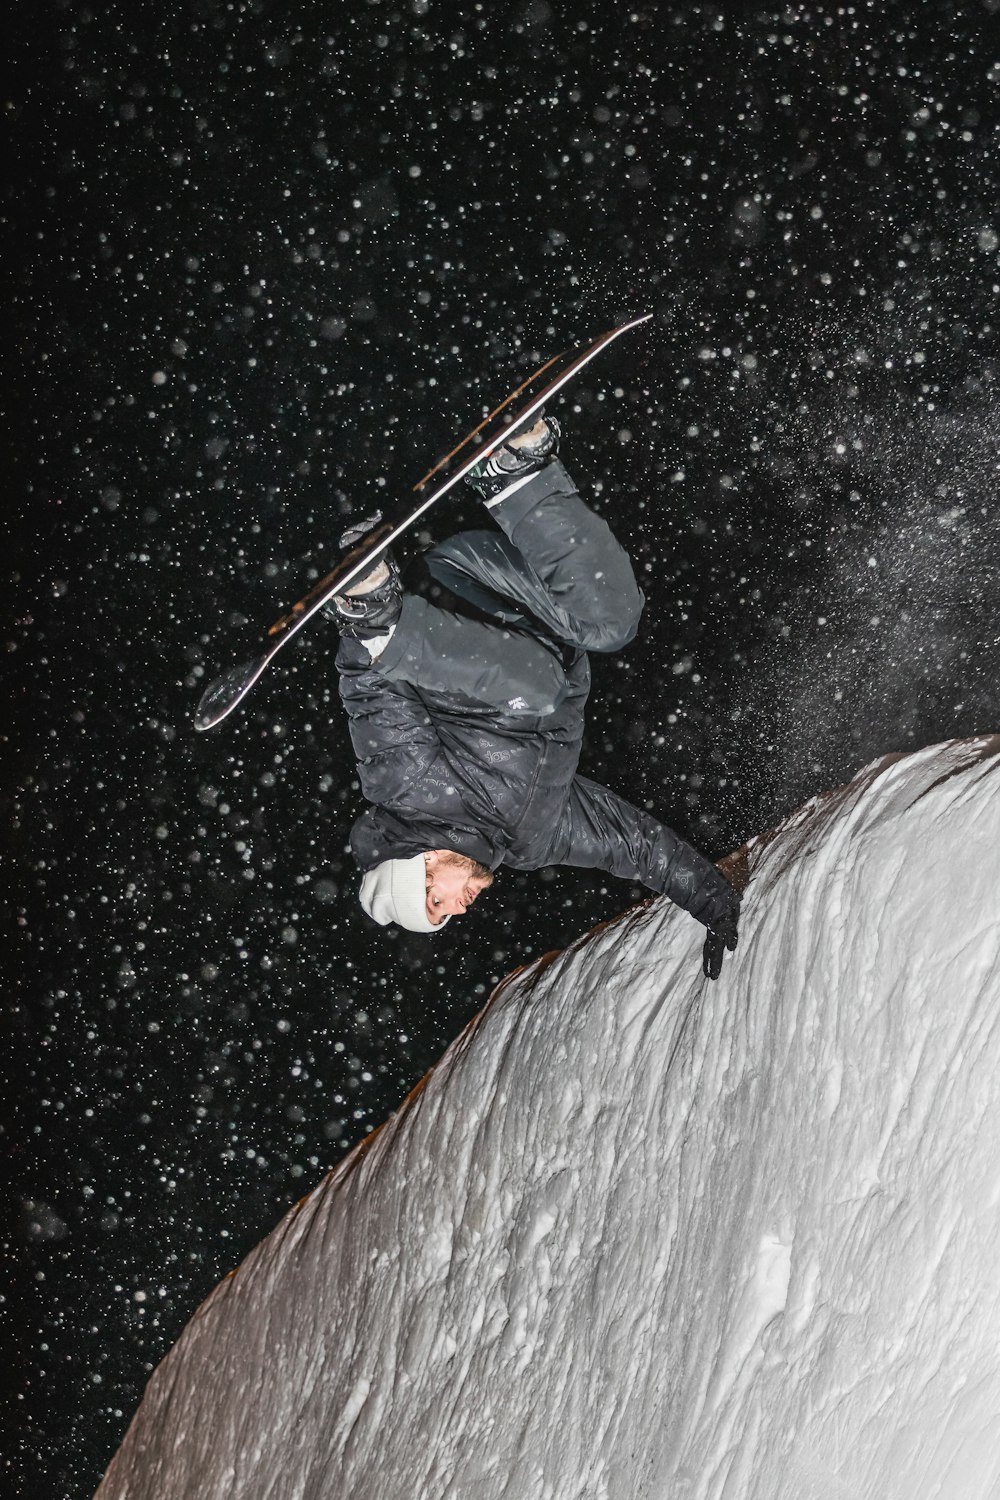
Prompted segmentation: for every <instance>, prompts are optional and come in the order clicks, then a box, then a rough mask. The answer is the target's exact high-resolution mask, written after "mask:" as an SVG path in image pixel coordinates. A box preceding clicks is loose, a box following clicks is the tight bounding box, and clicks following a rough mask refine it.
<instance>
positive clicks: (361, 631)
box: [323, 511, 403, 641]
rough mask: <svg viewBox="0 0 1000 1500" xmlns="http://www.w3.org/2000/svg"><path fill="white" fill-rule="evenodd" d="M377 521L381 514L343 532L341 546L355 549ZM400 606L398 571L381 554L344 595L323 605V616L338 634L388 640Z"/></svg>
mask: <svg viewBox="0 0 1000 1500" xmlns="http://www.w3.org/2000/svg"><path fill="white" fill-rule="evenodd" d="M381 520H382V512H381V511H376V512H375V513H374V515H371V516H366V517H365V518H364V520H363V521H359V522H358V524H357V525H356V526H352V527H350V528H349V530H347V531H345V532H344V534H343V536H342V537H341V538H340V545H341V547H346V548H348V549H352V548H356V547H358V546H359V545H360V544H361V543H362V542H363V541H364V540H365V538H366V537H367V536H370V534H371V533H372V532H373V531H374V530H375V528H376V527H377V526H378V525H379V523H380V521H381ZM348 556H350V550H348ZM402 607H403V585H402V584H401V582H400V579H399V568H398V567H397V566H396V562H395V559H394V558H393V557H392V555H391V553H389V552H383V553H382V556H381V557H379V558H377V559H376V560H375V562H373V563H372V565H371V567H370V568H369V569H368V571H367V572H366V573H362V575H361V577H360V578H356V579H355V580H354V582H353V583H352V584H351V586H350V588H349V589H348V590H347V592H346V593H345V594H334V596H333V599H332V600H331V601H330V602H329V603H327V604H324V605H323V613H324V614H325V615H327V616H328V617H329V618H330V619H331V620H333V621H334V622H335V624H336V626H337V629H338V630H339V631H340V633H341V635H350V636H353V637H354V639H355V640H358V641H368V640H371V639H373V638H374V637H376V636H383V635H384V636H386V638H387V639H388V636H387V632H389V631H391V630H392V627H393V626H394V625H395V623H396V621H397V620H398V619H399V612H400V610H401V609H402Z"/></svg>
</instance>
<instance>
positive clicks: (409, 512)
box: [194, 313, 653, 730]
mask: <svg viewBox="0 0 1000 1500" xmlns="http://www.w3.org/2000/svg"><path fill="white" fill-rule="evenodd" d="M652 316H653V314H652V313H646V314H645V315H644V316H643V317H640V318H633V319H632V320H631V321H630V322H628V323H622V324H620V325H619V326H618V327H617V328H612V329H609V331H608V332H607V333H603V334H601V336H600V338H597V339H595V340H594V341H593V343H591V344H587V345H585V346H584V347H583V348H582V349H570V350H567V351H565V352H564V353H562V354H557V355H555V356H553V357H552V358H551V359H548V360H546V361H545V363H544V364H542V365H540V366H539V367H538V369H537V370H534V371H533V372H532V374H531V375H529V376H528V378H527V379H526V380H524V381H522V383H521V384H520V385H519V386H517V388H516V389H515V390H513V391H511V392H510V394H509V395H508V396H505V397H504V399H503V401H501V402H500V404H499V406H496V407H494V408H493V410H492V411H491V412H489V413H488V414H487V415H486V416H485V417H484V418H483V419H482V421H481V422H479V423H478V424H477V426H475V427H474V428H473V429H472V431H471V432H469V433H467V434H466V436H465V437H464V438H463V439H462V441H461V442H460V443H458V444H457V445H456V446H455V447H454V448H452V449H451V451H450V452H448V453H446V454H445V455H444V456H443V457H442V458H440V459H439V460H438V462H437V463H436V464H435V465H434V466H433V468H431V469H428V471H427V473H426V474H425V475H424V476H423V478H422V479H419V480H418V481H417V483H416V484H415V485H414V486H413V493H414V494H420V492H421V491H423V490H425V489H426V488H427V486H428V485H429V484H430V482H431V480H432V479H434V478H435V477H436V476H438V475H439V474H441V472H442V471H443V470H445V469H447V468H448V466H449V465H450V464H451V463H452V462H453V461H454V460H456V459H459V457H460V455H462V454H465V457H464V458H462V459H461V462H460V463H459V464H458V466H457V468H455V469H454V470H453V472H451V473H450V474H449V475H448V477H447V478H446V479H445V480H443V481H442V482H441V483H440V484H438V485H437V486H436V487H435V488H434V489H433V490H432V491H431V492H430V494H427V495H425V496H424V497H423V498H422V499H420V500H419V501H418V502H417V503H416V504H413V503H412V502H410V503H409V504H404V505H401V506H400V509H399V511H398V512H397V513H396V514H395V515H394V516H393V517H392V518H390V520H389V521H387V522H385V523H384V524H383V525H381V526H380V527H379V528H378V530H377V531H374V532H372V534H371V535H370V536H368V537H366V538H365V540H364V542H363V543H361V545H360V546H358V547H355V548H354V550H353V551H352V552H349V553H348V554H347V556H346V557H344V558H343V559H341V561H340V562H339V563H338V564H337V566H336V567H335V568H334V569H333V570H332V571H331V572H329V573H327V574H326V576H325V577H324V578H321V579H320V580H319V582H318V583H317V584H315V585H314V586H313V587H312V588H311V589H310V590H309V592H308V593H307V594H305V595H303V597H302V598H301V599H299V600H298V602H297V603H295V604H293V605H292V607H291V609H289V610H288V611H287V613H285V614H283V615H282V616H281V618H280V619H278V620H276V621H275V622H274V624H273V625H272V626H271V627H270V628H269V630H268V632H267V637H268V641H269V644H268V645H267V649H266V650H265V651H264V652H263V654H262V655H261V656H258V657H255V658H254V660H253V661H248V662H240V663H237V664H236V665H235V666H233V667H230V668H229V670H228V671H227V672H224V673H223V674H222V676H221V677H217V678H215V679H214V681H212V682H211V683H209V685H208V687H207V688H206V689H205V691H204V692H203V693H202V695H201V698H200V699H199V702H198V708H197V711H196V713H195V719H194V727H195V728H196V729H199V730H204V729H212V728H213V727H214V726H215V725H216V724H220V723H221V722H222V720H223V719H224V718H226V717H227V715H229V714H230V713H232V711H233V709H234V708H236V707H237V706H238V705H239V704H240V703H241V702H242V701H243V699H244V698H245V697H246V696H247V694H248V693H249V692H250V690H251V689H252V688H253V686H254V684H255V683H256V682H257V681H258V680H259V679H260V677H261V676H262V675H263V674H264V672H265V671H266V670H267V668H268V667H269V666H270V664H271V662H272V661H273V660H274V658H275V656H277V654H278V652H279V651H280V650H282V648H283V647H284V646H285V645H286V644H287V642H288V641H289V640H291V638H292V636H294V635H297V634H298V632H299V631H300V630H301V629H302V627H303V626H304V625H305V624H306V623H307V622H308V621H309V620H311V619H312V617H313V615H315V614H316V613H317V612H318V611H319V610H320V609H322V607H323V605H324V604H325V603H326V602H327V601H328V600H329V599H331V598H332V597H333V595H334V594H339V593H343V592H344V590H345V589H347V588H349V587H350V585H351V584H352V583H353V582H354V581H355V580H356V579H357V578H359V577H361V576H362V575H363V574H364V573H366V572H367V571H368V569H369V568H370V567H371V565H372V563H373V562H374V561H375V560H376V558H377V557H378V555H379V553H381V552H384V551H386V549H387V548H389V547H391V546H392V544H393V543H394V542H395V541H396V539H397V538H398V537H400V536H402V535H403V533H404V532H405V531H408V530H409V528H410V527H411V526H413V525H414V524H415V522H416V521H418V520H419V519H420V517H421V516H422V515H424V514H425V513H426V512H427V511H428V510H429V509H430V508H431V506H433V505H435V504H436V503H437V501H438V500H440V499H442V498H443V497H444V496H445V495H446V494H448V492H449V491H450V490H452V489H454V487H455V485H457V484H458V483H459V482H460V481H461V480H462V479H464V478H465V476H466V474H468V473H469V472H470V470H471V469H474V468H475V466H476V464H477V463H480V462H481V460H482V459H484V458H487V457H489V455H490V454H491V453H492V452H493V450H494V449H495V448H497V447H498V446H499V445H500V443H502V442H503V440H504V436H505V435H506V433H507V432H509V431H510V429H511V428H512V427H514V426H517V425H520V424H522V423H526V422H528V421H529V420H530V419H531V418H532V417H533V416H536V415H537V414H538V413H539V412H540V411H541V410H542V407H543V406H544V405H545V404H546V402H548V401H550V400H551V399H552V397H553V396H554V395H555V394H556V393H557V392H558V391H560V390H562V388H563V386H565V385H566V384H568V382H569V381H570V380H572V379H573V377H574V375H576V374H577V373H578V372H579V371H580V370H582V369H583V368H584V366H585V365H587V364H589V363H590V361H591V360H592V359H594V358H595V357H596V355H598V354H599V353H600V352H601V350H602V349H606V348H607V346H608V345H609V344H611V343H613V342H614V341H615V339H618V338H620V337H621V335H622V334H623V333H628V332H629V330H630V329H633V328H638V327H639V326H640V325H641V324H643V323H648V322H649V321H650V319H651V318H652ZM467 450H471V451H467Z"/></svg>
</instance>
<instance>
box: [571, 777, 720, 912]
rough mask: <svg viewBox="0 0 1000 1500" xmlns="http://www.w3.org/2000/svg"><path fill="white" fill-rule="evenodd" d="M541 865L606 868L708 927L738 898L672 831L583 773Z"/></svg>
mask: <svg viewBox="0 0 1000 1500" xmlns="http://www.w3.org/2000/svg"><path fill="white" fill-rule="evenodd" d="M546 863H551V864H558V865H577V866H580V867H583V868H586V869H596V870H607V871H608V873H609V874H611V875H617V876H619V877H620V878H621V879H623V880H638V881H640V882H641V883H642V884H643V885H645V886H648V888H649V889H650V890H651V891H656V892H657V893H658V894H659V895H661V896H669V897H670V900H671V901H675V902H676V903H677V905H678V906H680V907H682V908H683V910H684V911H686V912H689V913H690V914H691V916H692V917H694V918H695V919H696V921H698V922H701V923H703V925H704V926H706V927H711V926H712V924H713V922H715V921H718V920H720V919H721V918H722V917H724V916H727V915H731V916H736V915H737V914H738V912H739V907H740V898H739V895H738V893H737V892H736V891H735V890H734V888H733V887H732V886H731V885H730V883H729V881H728V880H727V879H726V877H725V876H724V875H723V874H722V872H721V871H720V870H717V869H716V867H715V865H713V864H712V862H711V860H709V859H706V857H705V855H704V854H699V852H698V850H697V849H694V848H692V846H691V845H690V844H687V843H685V842H684V840H683V839H682V838H680V837H679V836H678V835H677V834H676V833H674V832H673V830H672V829H670V828H667V827H666V825H665V824H663V823H660V822H658V821H657V819H656V818H654V817H651V816H650V814H649V813H646V812H640V810H639V809H638V808H637V807H633V806H632V804H631V803H630V802H626V801H625V800H624V798H622V797H617V796H616V795H615V794H614V792H609V791H608V790H607V788H606V787H603V786H599V785H598V784H597V782H595V781H588V780H587V778H586V777H585V776H575V777H574V778H573V782H572V785H571V787H570V795H569V798H568V801H567V804H566V807H565V809H564V811H563V815H562V818H561V819H560V822H559V827H558V829H557V831H556V836H555V839H554V841H553V845H552V848H551V852H550V855H549V858H548V860H547V861H546Z"/></svg>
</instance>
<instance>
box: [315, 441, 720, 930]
mask: <svg viewBox="0 0 1000 1500" xmlns="http://www.w3.org/2000/svg"><path fill="white" fill-rule="evenodd" d="M517 489H518V492H517V493H516V494H514V495H512V497H510V498H506V497H505V498H504V499H503V500H502V502H501V503H500V504H499V506H498V507H497V508H496V510H495V511H494V513H493V514H494V518H495V519H496V520H497V522H498V523H499V525H500V527H501V529H502V531H503V532H504V533H506V536H505V537H504V536H499V535H497V534H496V533H487V532H483V533H480V532H473V533H465V534H463V535H461V536H458V537H454V538H452V539H451V541H449V542H447V543H445V544H443V545H442V546H441V547H438V548H436V549H435V551H434V552H433V553H432V554H431V555H430V558H429V563H430V566H431V571H432V572H434V573H435V574H436V576H438V577H439V578H442V579H444V580H445V581H447V582H448V584H449V586H450V587H451V588H452V589H453V590H454V591H455V592H457V593H459V594H461V595H463V596H464V597H466V598H467V599H469V600H471V601H472V602H474V603H475V604H476V605H477V606H478V608H479V609H480V610H483V611H485V612H486V613H487V614H488V615H489V616H490V617H491V618H490V621H489V623H487V622H484V621H483V620H482V619H479V618H475V619H470V618H468V617H465V616H460V615H456V614H453V613H450V612H448V611H446V610H441V609H437V608H435V607H434V606H433V605H431V604H429V603H428V602H427V601H425V600H424V599H420V598H415V597H413V596H407V597H406V599H405V600H404V604H403V612H402V615H401V616H400V620H399V623H398V625H397V626H396V629H395V632H394V634H393V637H392V640H391V641H390V643H389V645H388V646H387V647H386V648H385V650H384V652H383V653H382V655H381V656H380V657H378V658H377V660H376V661H375V662H374V663H372V661H371V660H370V656H369V652H368V648H367V647H366V646H365V645H363V644H362V643H360V642H358V641H355V640H352V639H350V638H346V639H344V640H343V641H342V643H341V647H340V651H339V654H338V657H337V667H338V671H339V673H340V691H341V696H342V698H343V701H344V705H345V707H346V709H347V713H348V715H349V719H350V730H351V740H352V743H353V746H354V751H355V754H356V756H357V759H358V770H359V774H360V778H361V789H362V792H363V793H364V796H365V798H366V800H367V801H368V802H370V803H371V804H372V806H371V808H370V809H369V810H368V811H367V812H365V813H364V814H363V815H362V816H361V817H360V818H359V819H358V820H357V822H356V823H355V824H354V827H353V829H352V830H351V849H352V852H353V854H354V857H355V859H356V860H357V862H358V864H359V865H360V866H361V868H362V869H363V870H369V869H371V868H372V867H373V866H375V865H377V864H380V863H381V862H382V861H383V860H385V859H391V858H397V857H406V856H409V855H413V854H419V853H420V852H422V851H423V850H427V849H451V850H454V851H456V852H457V853H459V854H466V855H469V856H471V857H472V858H473V859H477V860H479V861H480V862H481V863H482V864H484V865H487V866H489V868H490V869H496V868H497V866H499V865H501V864H506V865H510V866H511V867H512V868H514V869H517V870H534V869H539V868H541V867H542V866H545V865H553V864H562V865H577V866H583V867H588V868H593V869H600V870H607V871H608V872H610V873H611V874H612V875H617V876H620V877H622V878H623V879H626V880H637V881H640V882H641V883H642V884H643V885H645V886H647V887H648V888H649V889H650V890H653V891H656V892H658V893H660V894H662V895H665V896H669V897H670V898H671V900H673V901H676V902H677V904H678V905H679V906H681V907H683V908H684V910H685V911H687V912H690V914H691V915H692V916H693V917H695V918H697V920H698V921H699V922H702V923H704V924H705V925H706V926H709V927H711V926H712V924H713V922H714V921H716V920H717V919H719V918H721V917H723V916H726V915H730V916H731V915H734V914H735V912H736V911H737V910H738V907H739V898H738V896H737V895H736V892H735V891H734V890H733V888H732V886H730V884H729V882H728V881H727V880H726V879H725V877H724V876H723V875H722V874H721V873H720V872H719V871H718V870H717V869H716V868H715V866H714V865H713V864H712V863H711V862H710V861H709V860H707V859H706V858H705V857H704V855H702V854H699V853H698V851H697V850H695V849H693V848H692V847H691V846H690V845H689V844H686V843H685V842H684V840H683V839H680V838H678V836H677V835H676V834H675V833H673V832H672V831H671V830H670V829H669V828H666V827H665V826H664V825H663V824H662V823H659V822H658V821H657V820H656V819H655V818H653V817H650V815H649V814H648V813H644V812H640V811H639V810H638V809H637V808H635V807H632V806H631V805H630V804H629V803H628V802H625V801H624V800H623V799H622V798H621V797H617V796H616V795H615V794H614V793H613V792H610V791H608V790H607V789H606V788H604V787H602V786H598V785H597V784H596V783H595V782H593V781H588V780H587V779H586V778H585V777H583V776H578V775H577V774H576V768H577V761H578V759H579V755H580V747H581V744H582V741H583V732H584V710H585V707H586V702H587V696H588V693H589V691H590V665H589V661H588V658H587V651H588V650H598V651H614V650H618V649H620V648H621V647H622V646H623V645H625V644H627V642H628V641H629V640H631V639H632V638H633V636H634V635H635V632H636V629H637V627H638V619H639V613H640V611H641V609H642V605H643V598H642V594H641V593H640V591H639V589H638V587H637V585H636V583H635V578H634V576H633V574H632V569H631V564H630V563H629V561H628V558H627V556H626V554H625V552H624V550H623V549H622V547H621V546H620V544H619V543H618V542H617V540H616V539H615V538H614V536H613V535H612V533H611V531H610V529H609V527H608V526H607V525H606V523H605V522H604V521H603V520H601V519H600V518H599V517H598V516H596V515H595V514H594V513H593V512H592V511H590V510H589V509H588V507H587V506H585V505H584V503H583V501H582V500H581V499H580V497H579V495H578V494H577V493H576V490H575V489H574V487H573V484H572V481H571V480H570V478H569V476H568V475H567V473H566V471H565V469H564V468H563V467H562V465H561V464H560V463H551V464H549V465H548V466H547V467H546V468H545V469H544V470H543V471H542V472H541V473H540V474H537V475H535V476H534V477H533V478H532V479H531V480H530V481H529V482H527V483H523V482H522V484H520V485H519V486H518V487H517ZM543 501H544V504H543V503H542V502H543ZM498 622H499V623H498Z"/></svg>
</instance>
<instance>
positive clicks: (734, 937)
mask: <svg viewBox="0 0 1000 1500" xmlns="http://www.w3.org/2000/svg"><path fill="white" fill-rule="evenodd" d="M734 894H735V893H734ZM739 915H740V906H739V897H736V900H735V902H734V904H733V906H732V908H731V909H730V910H729V911H726V912H722V913H720V914H719V916H717V917H714V918H713V920H712V923H711V926H710V927H709V929H708V937H707V938H706V939H705V946H704V948H703V949H702V952H701V963H702V969H703V971H704V974H705V978H706V979H718V977H719V975H720V974H721V973H722V959H723V955H724V954H725V951H726V949H727V948H728V949H729V951H730V953H732V952H733V950H734V949H735V947H736V944H737V943H738V942H739V936H740V935H739V930H738V923H739Z"/></svg>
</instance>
